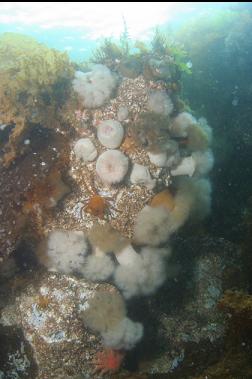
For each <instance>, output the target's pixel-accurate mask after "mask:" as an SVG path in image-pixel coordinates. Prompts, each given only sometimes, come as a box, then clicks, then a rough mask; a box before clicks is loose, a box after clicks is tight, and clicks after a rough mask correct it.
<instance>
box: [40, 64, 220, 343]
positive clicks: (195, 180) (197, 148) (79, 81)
mask: <svg viewBox="0 0 252 379" xmlns="http://www.w3.org/2000/svg"><path fill="white" fill-rule="evenodd" d="M94 78H95V79H96V80H95V81H94ZM115 81H116V79H115V77H114V76H113V74H112V73H111V72H110V71H109V70H108V69H107V68H104V66H103V67H96V68H94V70H93V71H92V72H91V73H88V74H80V73H78V74H77V75H76V79H75V81H74V88H75V90H76V91H77V92H78V93H79V94H80V95H81V96H82V98H83V102H84V105H85V106H86V107H89V108H95V107H99V106H100V105H101V104H103V103H104V102H105V101H106V100H107V99H108V98H109V96H110V95H111V93H112V91H113V89H114V87H115ZM99 83H101V86H100V85H99ZM103 87H104V88H105V90H104V91H103V89H102V88H103ZM147 105H148V108H149V110H150V111H152V112H156V113H158V114H162V115H164V116H167V117H170V119H171V123H170V130H169V131H170V135H171V136H172V138H171V139H170V140H169V141H167V145H166V149H165V150H162V151H160V152H148V156H149V159H150V162H151V163H152V164H154V165H155V166H157V167H158V168H161V167H165V168H167V169H169V171H170V174H171V175H172V176H174V177H175V181H176V182H177V192H176V194H175V196H174V199H173V200H174V205H173V207H172V208H171V209H168V208H167V207H163V206H156V207H155V206H151V205H146V206H145V207H144V208H143V209H142V210H141V211H140V213H139V214H138V216H137V219H136V220H135V227H134V235H133V239H132V241H128V242H127V243H126V244H125V245H124V246H122V247H121V248H120V249H115V250H114V251H109V252H108V251H106V249H104V251H103V250H102V248H100V246H99V247H98V245H97V246H96V245H95V242H91V240H89V241H88V237H86V236H85V235H84V233H83V232H76V231H53V232H51V233H50V234H49V236H48V241H47V256H48V262H47V265H48V267H49V269H52V270H57V271H61V272H63V273H66V274H69V273H75V272H77V273H79V274H81V275H82V276H83V277H85V278H86V279H88V280H92V281H108V280H110V281H113V282H114V283H115V285H116V286H117V288H119V289H120V291H121V293H122V295H123V296H124V298H125V299H129V298H131V297H133V296H144V295H150V294H153V293H154V292H156V291H157V289H158V288H159V287H160V286H161V285H162V284H163V283H164V281H165V280H166V278H167V275H168V272H169V270H168V269H167V262H168V260H169V257H170V256H171V250H170V248H169V247H168V241H169V238H170V236H171V235H172V234H173V233H175V232H176V231H177V230H178V229H179V228H180V227H181V226H182V225H183V224H184V223H185V222H186V220H187V219H188V218H189V217H191V216H194V217H197V218H203V217H204V216H205V215H206V214H207V213H208V212H209V210H210V199H211V185H210V182H209V180H208V179H207V178H206V175H207V174H208V172H209V171H210V170H211V168H212V166H213V154H212V152H211V150H210V148H209V144H210V142H211V129H210V128H209V126H208V125H207V123H206V121H205V120H203V119H202V120H199V121H197V120H196V119H195V118H194V117H193V116H192V115H191V114H189V113H188V112H181V113H180V114H178V115H177V116H176V117H172V112H173V110H174V106H173V103H172V101H171V99H170V97H169V96H168V95H167V93H166V92H165V91H158V90H155V91H151V92H150V95H149V100H148V103H147ZM127 115H128V113H127V108H126V107H121V108H120V109H119V110H118V120H119V121H123V120H125V118H126V117H127ZM119 121H117V120H105V121H102V122H100V124H99V126H98V128H97V140H98V142H99V143H100V144H101V145H102V148H103V149H104V148H105V149H106V150H105V151H104V152H103V153H101V154H100V155H99V156H98V151H97V148H96V146H95V143H94V141H92V140H91V139H90V138H82V139H80V140H78V141H77V142H76V144H75V146H74V149H73V150H74V153H75V155H76V157H77V158H78V159H80V160H82V161H83V162H84V164H88V163H89V162H93V161H95V160H96V174H97V176H98V177H99V179H100V180H101V182H102V183H103V184H105V185H109V186H110V185H114V184H118V183H122V182H123V181H124V180H125V177H126V175H127V174H128V171H129V166H130V165H129V158H128V157H127V156H126V155H125V154H123V153H122V152H121V151H120V150H119V149H118V148H119V147H120V146H121V144H122V141H123V138H124V129H123V126H122V125H121V123H120V122H119ZM173 138H174V139H173ZM183 138H185V139H188V140H189V141H191V150H190V149H189V153H188V155H187V156H184V157H181V156H180V149H179V144H178V142H177V139H183ZM98 142H97V141H96V143H98ZM131 166H132V167H131V173H130V175H129V180H130V182H131V183H132V184H136V185H144V186H146V187H147V188H148V189H149V190H153V189H154V187H155V185H156V180H155V179H153V178H152V177H151V174H150V172H149V169H148V167H145V166H142V165H140V164H138V163H134V162H133V164H132V165H131ZM106 237H107V238H110V236H109V234H108V235H107V234H106ZM136 246H138V249H136ZM96 301H97V302H98V305H97V303H96ZM96 301H94V304H93V305H94V309H98V308H99V310H100V311H99V312H101V314H102V315H104V312H105V311H106V310H107V313H109V314H115V312H114V311H113V312H112V308H111V307H112V306H117V308H118V309H120V310H121V311H120V312H121V313H120V312H119V313H120V315H119V316H118V319H117V320H116V322H114V324H113V325H112V324H111V326H110V327H109V326H108V325H107V324H106V325H105V324H104V320H106V322H107V321H111V319H109V320H107V319H106V317H105V316H104V317H102V318H100V319H99V318H97V317H94V314H93V313H92V312H93V311H92V312H91V313H90V315H91V316H90V315H89V313H86V315H85V317H84V318H85V321H86V323H87V324H88V325H90V327H91V328H92V329H94V330H96V331H98V332H100V333H101V335H102V338H103V340H104V343H105V345H107V346H110V347H113V348H119V349H120V348H126V349H130V348H132V347H133V346H134V345H135V344H136V343H137V342H138V341H139V339H140V338H141V336H142V333H143V328H142V325H141V324H139V323H134V322H133V321H131V320H130V319H128V318H127V317H126V313H125V309H124V305H122V304H121V305H120V307H118V302H119V303H120V302H121V300H120V299H118V298H116V297H115V298H114V299H113V301H111V302H108V303H106V302H105V304H103V302H102V299H100V298H99V296H98V297H97V298H96ZM102 304H103V305H102ZM115 304H117V305H115ZM91 305H92V304H91ZM97 307H98V308H97ZM91 310H92V307H91ZM112 321H113V320H112ZM112 321H111V322H112ZM93 323H94V325H93ZM125 336H127V338H126V337H125Z"/></svg>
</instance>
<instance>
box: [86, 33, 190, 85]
mask: <svg viewBox="0 0 252 379" xmlns="http://www.w3.org/2000/svg"><path fill="white" fill-rule="evenodd" d="M187 60H188V57H187V54H186V52H185V50H184V49H183V48H182V46H181V45H179V44H175V43H174V42H171V41H170V40H169V39H168V37H167V36H166V35H165V34H164V33H161V32H159V30H158V29H157V30H156V31H155V33H154V36H153V39H152V40H151V41H150V42H149V43H145V42H143V41H140V40H137V41H133V40H131V39H130V38H129V35H128V33H127V30H126V31H125V32H124V33H123V34H122V36H121V37H120V39H119V40H113V39H111V38H110V39H105V40H104V41H103V42H102V43H101V45H100V46H99V47H98V48H97V49H96V50H95V51H94V53H93V57H92V59H91V61H92V62H93V63H99V64H105V65H106V66H108V67H110V68H111V69H112V70H115V71H118V72H119V73H120V74H121V75H122V76H127V77H130V78H134V77H136V76H138V75H140V74H143V75H144V77H145V78H146V79H147V80H149V79H150V80H164V81H166V82H169V83H172V82H177V81H179V79H180V77H181V74H182V73H186V74H190V73H191V70H190V68H189V67H188V66H187V64H186V62H187Z"/></svg>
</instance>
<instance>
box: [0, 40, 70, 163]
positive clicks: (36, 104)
mask: <svg viewBox="0 0 252 379" xmlns="http://www.w3.org/2000/svg"><path fill="white" fill-rule="evenodd" d="M73 76H74V68H73V66H72V64H71V63H70V61H69V58H68V56H67V54H66V53H61V52H58V51H57V50H54V49H50V48H48V47H46V46H45V45H43V44H40V43H38V42H37V41H36V40H34V39H33V38H31V37H27V36H23V35H19V34H15V33H5V34H3V35H2V36H1V37H0V123H5V124H12V125H15V128H14V130H13V131H12V133H11V135H10V137H9V143H8V144H7V147H6V149H5V150H6V154H5V163H6V165H8V163H9V161H12V160H13V159H14V158H15V156H16V155H17V154H16V153H17V147H16V146H17V145H18V143H19V142H20V140H22V136H23V134H24V131H25V130H26V129H27V128H29V127H32V125H36V124H40V125H42V126H43V127H49V128H50V127H55V126H56V125H57V126H58V122H57V121H59V117H60V116H59V115H60V112H59V111H60V110H61V109H62V107H63V105H64V104H65V103H66V101H67V99H68V98H69V96H70V94H71V82H72V79H73Z"/></svg>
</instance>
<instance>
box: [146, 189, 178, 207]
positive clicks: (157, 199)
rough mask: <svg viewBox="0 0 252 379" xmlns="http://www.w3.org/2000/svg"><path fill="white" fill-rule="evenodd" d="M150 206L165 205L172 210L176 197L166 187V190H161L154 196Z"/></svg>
mask: <svg viewBox="0 0 252 379" xmlns="http://www.w3.org/2000/svg"><path fill="white" fill-rule="evenodd" d="M150 206H151V207H164V208H166V209H168V210H169V211H172V210H173V208H174V206H175V201H174V197H173V195H172V194H171V192H170V191H169V190H168V189H165V190H164V191H161V192H159V193H158V194H156V195H155V196H154V197H153V198H152V200H151V202H150Z"/></svg>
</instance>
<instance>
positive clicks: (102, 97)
mask: <svg viewBox="0 0 252 379" xmlns="http://www.w3.org/2000/svg"><path fill="white" fill-rule="evenodd" d="M116 84H117V80H116V77H115V76H114V75H113V74H112V72H111V71H110V69H109V68H108V67H106V66H104V65H101V64H97V65H94V66H93V68H92V71H90V72H86V73H84V72H81V71H76V73H75V79H74V80H73V88H74V90H75V91H76V92H77V93H78V94H79V96H80V97H81V98H82V100H83V105H84V106H85V107H86V108H97V107H100V106H102V105H103V104H104V103H105V102H106V101H107V100H108V99H109V98H110V96H111V94H112V91H113V89H114V88H115V86H116Z"/></svg>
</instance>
